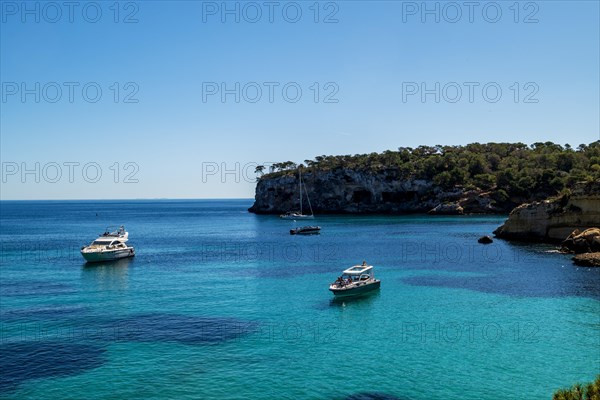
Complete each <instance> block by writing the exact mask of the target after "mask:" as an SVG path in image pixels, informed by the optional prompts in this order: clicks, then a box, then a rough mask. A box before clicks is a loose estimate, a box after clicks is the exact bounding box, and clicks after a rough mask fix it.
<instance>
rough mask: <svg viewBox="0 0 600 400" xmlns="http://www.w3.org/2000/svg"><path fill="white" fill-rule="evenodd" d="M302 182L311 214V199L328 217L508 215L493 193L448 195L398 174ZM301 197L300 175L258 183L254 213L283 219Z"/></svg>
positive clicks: (340, 175) (319, 173) (314, 174)
mask: <svg viewBox="0 0 600 400" xmlns="http://www.w3.org/2000/svg"><path fill="white" fill-rule="evenodd" d="M302 182H303V187H305V188H306V192H304V190H303V192H304V193H303V199H304V201H303V210H304V211H305V212H306V211H307V210H308V208H309V204H308V201H307V199H306V193H308V194H309V196H310V203H311V206H312V208H313V211H314V212H315V213H322V214H326V213H332V214H336V213H339V214H362V213H383V214H387V213H398V214H402V213H427V212H429V211H431V212H432V213H433V214H462V213H467V214H468V213H498V212H508V210H503V209H501V208H498V207H496V206H495V202H494V200H493V199H492V196H491V194H490V193H486V192H483V191H478V190H471V191H467V190H465V189H464V188H461V187H455V188H453V189H452V190H443V189H440V188H439V187H437V186H436V185H434V184H433V182H432V181H427V180H422V179H407V178H403V177H402V176H400V173H399V171H398V170H396V169H381V170H378V171H360V170H355V169H344V168H338V169H334V170H307V171H305V172H303V173H302ZM299 197H300V194H299V191H298V174H297V171H289V172H284V173H275V174H269V175H265V176H263V177H261V178H260V179H259V180H258V183H257V185H256V195H255V201H254V205H253V206H252V207H251V208H250V209H249V211H251V212H254V213H257V214H280V213H284V212H286V211H290V210H298V209H299ZM461 210H462V211H461Z"/></svg>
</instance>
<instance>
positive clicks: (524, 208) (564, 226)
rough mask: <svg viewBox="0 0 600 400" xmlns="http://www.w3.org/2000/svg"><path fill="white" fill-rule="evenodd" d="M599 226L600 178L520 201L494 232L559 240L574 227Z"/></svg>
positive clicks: (506, 236) (502, 235) (498, 234)
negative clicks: (568, 191) (555, 194)
mask: <svg viewBox="0 0 600 400" xmlns="http://www.w3.org/2000/svg"><path fill="white" fill-rule="evenodd" d="M597 226H600V181H595V182H591V183H587V184H579V185H577V186H576V187H575V188H574V189H573V190H572V193H571V194H570V195H565V196H562V197H559V198H555V199H550V200H544V201H540V202H533V203H528V204H523V205H521V206H519V207H517V208H515V209H514V210H513V211H512V212H511V213H510V215H509V217H508V220H507V221H506V222H505V223H504V225H502V226H501V227H499V228H498V229H496V231H495V232H494V234H495V235H496V236H497V237H499V238H503V239H515V240H535V241H547V242H561V241H563V240H564V239H565V238H566V237H567V236H569V235H570V234H571V233H572V232H573V231H574V230H575V229H579V230H581V231H583V230H585V229H588V228H592V227H597Z"/></svg>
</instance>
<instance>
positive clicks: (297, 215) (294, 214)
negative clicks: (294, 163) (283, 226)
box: [279, 168, 315, 219]
mask: <svg viewBox="0 0 600 400" xmlns="http://www.w3.org/2000/svg"><path fill="white" fill-rule="evenodd" d="M298 181H299V183H298V186H299V191H300V211H288V212H286V213H285V214H281V215H280V216H279V218H283V219H313V218H315V215H314V213H313V209H312V206H311V205H310V197H308V192H307V191H306V185H304V191H305V193H306V200H307V201H308V207H309V208H310V215H306V214H303V213H302V169H301V168H298Z"/></svg>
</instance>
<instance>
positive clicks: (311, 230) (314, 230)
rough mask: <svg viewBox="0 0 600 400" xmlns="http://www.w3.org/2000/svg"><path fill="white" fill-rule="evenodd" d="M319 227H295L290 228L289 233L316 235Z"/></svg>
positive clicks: (319, 230) (319, 231) (319, 229)
mask: <svg viewBox="0 0 600 400" xmlns="http://www.w3.org/2000/svg"><path fill="white" fill-rule="evenodd" d="M319 233H321V228H296V229H290V235H318V234H319Z"/></svg>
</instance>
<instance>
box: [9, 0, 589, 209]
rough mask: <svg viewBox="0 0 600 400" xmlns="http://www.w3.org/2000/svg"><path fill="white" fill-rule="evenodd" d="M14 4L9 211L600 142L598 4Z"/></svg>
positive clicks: (233, 192)
mask: <svg viewBox="0 0 600 400" xmlns="http://www.w3.org/2000/svg"><path fill="white" fill-rule="evenodd" d="M0 4H1V6H2V10H1V11H2V17H1V18H2V20H1V25H0V27H1V32H0V33H1V35H0V36H1V38H0V44H1V57H0V58H1V60H0V67H1V71H0V72H1V81H2V99H1V103H0V106H1V126H0V128H1V150H0V155H1V158H2V183H1V185H2V186H1V194H0V198H2V199H92V198H228V197H245V198H248V197H253V195H254V183H253V182H252V181H253V179H254V177H255V175H254V173H253V171H254V166H255V165H256V164H262V163H272V162H279V161H286V160H292V161H295V162H301V161H303V160H305V159H311V158H313V157H314V156H316V155H321V154H356V153H368V152H373V151H383V150H386V149H396V148H398V147H400V146H411V147H416V146H418V145H421V144H428V145H435V144H451V145H453V144H466V143H470V142H490V141H494V142H501V141H502V142H515V141H519V142H525V143H533V142H537V141H548V140H550V141H554V142H558V143H561V144H565V143H570V144H572V145H573V146H577V145H578V144H580V143H590V142H592V141H595V140H598V139H599V138H600V136H599V135H600V133H599V132H600V127H599V120H600V116H599V109H600V103H599V91H600V82H599V74H600V73H599V71H600V65H599V47H600V44H599V37H600V32H599V26H600V10H599V2H598V1H537V2H514V1H508V2H504V1H498V2H479V1H473V2H468V1H465V2H462V1H458V2H435V1H429V2H426V3H425V2H421V1H419V2H400V1H398V2H394V1H337V2H319V3H315V2H314V1H308V2H302V1H298V2H286V1H271V2H270V1H265V2H262V1H257V2H234V1H231V2H225V3H224V2H221V1H218V2H202V1H180V2H174V1H170V2H162V1H137V2H135V1H134V2H120V3H116V6H115V3H114V2H112V1H109V2H101V1H97V2H85V1H81V2H79V1H78V2H74V3H68V2H67V4H65V2H62V1H59V2H49V3H48V2H36V1H30V2H21V1H18V2H11V1H2V2H0ZM69 4H71V5H69ZM300 91H301V93H300ZM100 92H101V93H100ZM27 171H29V172H27ZM99 173H101V175H99ZM36 181H37V182H36Z"/></svg>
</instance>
